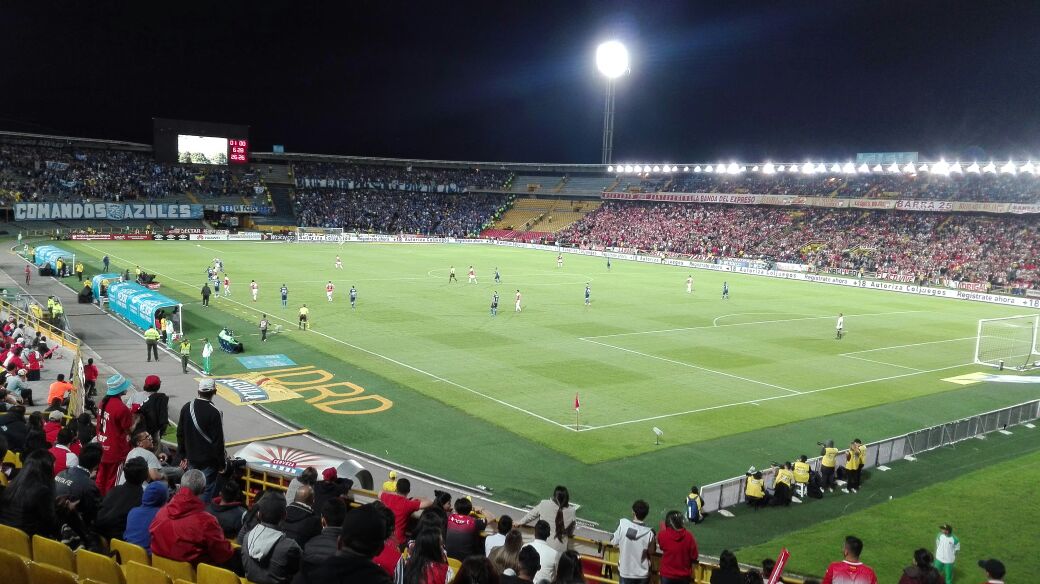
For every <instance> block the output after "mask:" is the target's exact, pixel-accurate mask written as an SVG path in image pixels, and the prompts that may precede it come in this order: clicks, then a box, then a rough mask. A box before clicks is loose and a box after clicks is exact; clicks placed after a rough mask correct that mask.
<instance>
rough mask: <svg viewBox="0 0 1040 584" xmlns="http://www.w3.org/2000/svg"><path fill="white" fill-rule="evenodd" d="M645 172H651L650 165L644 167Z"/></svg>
mask: <svg viewBox="0 0 1040 584" xmlns="http://www.w3.org/2000/svg"><path fill="white" fill-rule="evenodd" d="M643 172H650V165H649V164H647V165H644V166H643Z"/></svg>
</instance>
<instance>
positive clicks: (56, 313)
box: [51, 300, 65, 322]
mask: <svg viewBox="0 0 1040 584" xmlns="http://www.w3.org/2000/svg"><path fill="white" fill-rule="evenodd" d="M64 314H65V307H64V306H62V305H61V301H59V300H55V301H54V306H52V307H51V318H53V319H54V322H58V321H60V320H61V317H62V315H64Z"/></svg>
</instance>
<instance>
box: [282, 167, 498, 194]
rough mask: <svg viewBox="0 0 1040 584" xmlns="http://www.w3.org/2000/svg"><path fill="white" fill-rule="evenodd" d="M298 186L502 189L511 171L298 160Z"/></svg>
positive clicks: (440, 190) (451, 190) (444, 190)
mask: <svg viewBox="0 0 1040 584" xmlns="http://www.w3.org/2000/svg"><path fill="white" fill-rule="evenodd" d="M292 172H293V176H294V180H295V183H296V187H297V188H306V189H324V188H329V189H345V190H354V189H359V190H360V189H364V190H380V191H404V192H415V193H461V192H466V191H479V190H499V189H501V188H502V186H503V185H504V184H505V183H506V181H507V180H509V176H510V173H508V172H504V171H498V170H480V169H459V168H416V167H413V166H411V165H408V166H378V165H360V164H354V163H346V164H344V163H332V162H297V163H295V164H293V169H292Z"/></svg>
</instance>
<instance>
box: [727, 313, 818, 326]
mask: <svg viewBox="0 0 1040 584" xmlns="http://www.w3.org/2000/svg"><path fill="white" fill-rule="evenodd" d="M751 314H776V312H735V313H733V314H723V315H722V316H719V317H716V318H715V320H713V321H711V326H713V327H717V326H719V321H720V320H722V319H724V318H729V317H731V316H746V315H751ZM789 314H790V313H789ZM794 314H798V313H797V312H796V313H794ZM801 316H809V315H807V314H802V315H801ZM814 318H825V317H814Z"/></svg>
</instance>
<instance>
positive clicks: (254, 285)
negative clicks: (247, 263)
mask: <svg viewBox="0 0 1040 584" xmlns="http://www.w3.org/2000/svg"><path fill="white" fill-rule="evenodd" d="M249 291H250V292H252V293H253V302H256V294H257V293H258V292H260V286H259V285H258V284H257V283H256V280H250V281H249Z"/></svg>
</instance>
